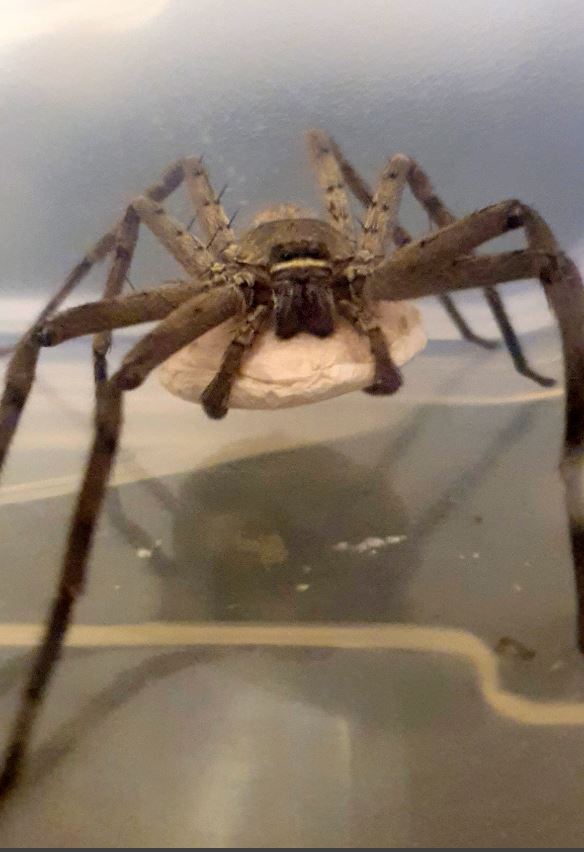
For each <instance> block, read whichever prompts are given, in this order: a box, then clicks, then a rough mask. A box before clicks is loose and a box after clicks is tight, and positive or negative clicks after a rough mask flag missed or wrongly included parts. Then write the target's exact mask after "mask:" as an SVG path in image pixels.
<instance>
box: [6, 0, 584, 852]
mask: <svg viewBox="0 0 584 852" xmlns="http://www.w3.org/2000/svg"><path fill="white" fill-rule="evenodd" d="M583 46H584V3H583V2H582V0H554V2H550V0H513V2H509V0H490V2H489V3H486V2H484V0H383V1H382V0H366V2H356V0H293V2H287V3H286V2H276V0H99V1H98V0H20V2H18V3H16V2H14V0H0V71H1V73H0V105H1V112H2V127H1V133H0V152H1V156H0V218H1V221H2V236H3V239H2V250H1V258H2V261H1V263H0V345H3V344H6V343H8V342H9V341H13V340H15V339H16V337H17V334H18V332H19V331H22V330H23V329H24V328H25V327H26V326H27V325H28V323H29V322H30V321H31V319H32V318H33V317H34V316H35V314H36V313H37V311H38V310H39V308H40V307H41V305H42V304H43V303H44V302H45V301H46V299H47V297H48V295H49V294H50V293H52V292H54V291H55V290H56V288H57V287H58V285H59V284H60V283H61V282H62V280H63V278H64V276H65V275H66V273H67V272H68V270H69V269H70V268H71V267H72V265H73V264H74V263H76V262H77V261H78V260H79V258H80V256H81V255H82V253H83V252H84V251H85V250H86V249H87V248H88V247H89V246H90V245H92V243H93V242H94V240H95V239H96V238H97V237H98V236H99V235H101V234H102V233H103V232H104V230H106V229H107V228H109V227H110V225H111V224H112V222H113V221H114V220H115V219H116V218H117V217H118V216H119V214H120V212H121V211H122V210H123V208H124V206H125V205H126V204H127V203H128V202H129V201H130V200H131V199H132V197H133V196H134V195H136V194H137V193H139V192H140V191H141V190H142V189H143V188H144V187H145V186H147V185H148V184H149V183H151V182H152V181H154V180H155V179H156V178H157V176H158V175H159V174H160V173H161V171H162V170H163V169H164V168H165V166H166V165H168V164H169V163H170V162H172V161H173V160H175V159H176V158H177V157H180V156H183V155H187V154H203V155H204V156H205V162H206V164H207V167H208V169H209V171H210V175H211V178H212V180H213V182H214V185H215V187H216V188H217V189H220V188H222V187H223V186H224V185H225V184H227V189H226V191H225V194H224V196H223V201H224V204H225V207H226V208H227V210H228V212H229V214H234V213H236V212H237V218H236V220H235V224H236V228H239V229H240V230H241V229H244V228H246V227H247V226H249V224H250V222H251V221H252V219H253V217H254V215H255V214H256V213H257V212H258V211H259V210H260V209H261V208H262V207H263V206H265V205H266V204H273V203H274V202H279V201H283V200H286V201H295V202H299V203H300V204H302V205H307V206H309V207H310V206H312V207H314V208H315V209H318V198H317V194H316V192H315V188H314V183H313V177H312V174H311V170H310V168H309V166H308V163H307V159H306V155H305V149H304V139H303V134H304V132H305V130H306V129H307V128H309V127H312V126H318V127H322V128H325V129H326V130H327V131H329V132H330V133H332V134H333V135H334V136H335V137H336V139H337V141H338V142H339V143H340V144H341V145H342V147H343V148H344V150H345V152H346V154H347V155H348V157H349V158H350V159H351V160H353V161H354V163H355V165H356V166H357V167H358V168H359V169H360V170H362V172H363V173H364V175H365V176H366V178H367V179H368V180H369V182H373V181H374V180H375V178H376V175H377V174H378V172H379V171H380V169H381V167H382V165H383V163H384V160H385V159H386V158H387V156H388V155H390V154H391V153H395V152H397V151H402V152H405V153H408V154H411V155H413V156H414V157H416V158H417V159H418V160H419V162H420V163H421V164H422V166H423V167H424V168H425V169H426V170H427V172H428V173H429V175H430V176H431V178H432V179H433V181H434V183H435V186H436V189H437V191H438V192H439V194H440V195H441V196H442V197H443V199H444V200H445V202H446V203H447V205H448V206H449V207H450V208H451V209H452V210H453V212H455V213H460V214H463V213H467V212H470V211H472V210H474V209H476V208H480V207H484V206H486V205H488V204H490V203H492V202H496V201H499V200H501V199H504V198H509V197H518V198H520V199H522V200H524V201H526V202H528V203H529V204H531V205H533V206H535V207H536V208H538V209H539V211H540V212H541V213H542V214H543V215H544V217H545V218H546V219H547V220H548V222H549V223H550V224H551V226H552V228H553V229H554V230H555V232H556V234H557V235H558V238H559V240H560V242H561V243H562V245H563V247H564V248H565V249H567V250H568V251H569V252H571V253H572V254H573V255H574V257H575V258H576V259H577V261H578V262H580V263H581V264H582V263H584V168H583V165H584V147H583V140H584V132H583V131H584V87H583V85H582V81H583V79H584V50H583ZM169 207H170V209H171V210H172V211H173V212H174V213H175V215H178V216H179V217H180V218H182V219H183V221H185V222H187V221H188V220H189V219H190V218H191V215H192V213H191V210H190V207H189V204H188V202H187V198H186V195H185V194H183V193H182V192H181V191H180V190H179V191H178V192H177V193H175V195H174V196H173V198H172V199H171V201H170V202H169ZM403 220H404V223H405V224H407V225H408V226H409V227H410V228H411V229H412V230H414V231H415V232H417V233H419V232H421V231H423V230H425V229H427V228H428V222H427V220H426V218H425V216H424V215H423V214H422V212H421V211H420V210H419V209H418V208H416V206H415V205H414V204H413V203H412V202H411V199H406V202H405V205H404V215H403ZM521 240H522V237H521V235H520V234H517V233H515V234H513V235H511V236H508V237H506V238H505V239H502V240H499V241H498V244H499V246H501V247H502V246H503V245H511V246H515V245H521ZM491 248H492V247H491V246H489V250H491ZM177 271H178V270H177V268H176V267H175V266H174V264H173V261H172V260H171V259H169V258H168V257H167V256H166V255H165V253H164V252H163V251H161V250H160V248H159V246H157V245H156V244H155V242H154V240H153V239H152V238H150V237H149V235H148V234H147V233H146V231H145V229H144V230H143V232H142V234H141V237H140V244H139V251H138V256H137V259H136V261H135V263H134V266H133V268H132V272H131V278H132V283H133V285H134V286H135V287H137V288H138V287H147V286H149V285H152V284H155V283H156V282H157V281H160V280H163V279H164V278H166V277H169V276H172V275H174V274H176V272H177ZM104 272H105V269H104V267H103V266H102V267H101V268H98V269H97V270H96V272H95V273H94V274H92V275H91V276H90V277H89V278H88V280H87V281H85V282H84V283H83V285H82V286H81V287H80V288H79V291H78V292H76V293H75V294H74V297H73V298H72V300H71V301H85V300H87V299H90V298H96V297H97V296H98V294H99V292H100V290H101V287H102V286H103V277H104ZM501 292H502V293H503V294H504V296H505V299H506V301H507V304H508V306H509V309H510V312H511V315H512V317H513V319H514V322H515V324H516V326H517V328H518V330H519V331H520V332H521V333H522V340H523V342H524V344H525V348H526V352H527V353H528V355H529V358H530V359H531V361H532V363H533V364H534V366H536V367H537V369H539V370H541V372H543V373H545V374H546V375H551V376H554V377H555V378H557V379H558V380H559V384H558V385H557V386H556V387H554V388H549V389H543V388H541V387H539V386H537V385H534V384H533V383H530V382H529V381H528V380H527V379H525V378H523V377H521V376H519V375H518V374H517V373H515V372H514V371H513V369H512V366H511V363H510V359H509V356H508V354H507V353H506V351H505V350H504V349H501V348H500V349H498V350H496V351H485V350H483V349H479V348H477V347H473V346H471V345H470V344H469V343H467V342H465V341H461V340H460V339H459V338H458V334H457V332H456V331H455V329H454V328H453V327H452V325H451V324H450V321H449V320H448V319H447V318H446V317H445V316H444V315H443V313H442V311H441V309H440V308H439V306H438V305H437V303H436V301H435V300H433V299H428V300H425V301H424V304H423V305H422V308H423V314H424V316H425V319H426V327H427V331H428V335H429V336H430V338H431V342H430V344H429V345H428V348H427V350H426V352H425V353H424V354H422V355H421V356H420V357H419V358H416V359H415V360H414V361H413V362H412V363H411V364H408V365H407V366H406V368H405V370H404V373H405V377H406V380H407V383H406V386H405V387H404V389H403V390H402V391H400V393H399V394H398V395H396V396H395V397H392V398H391V399H389V400H388V399H387V398H375V399H374V398H372V397H369V396H366V395H364V394H361V393H352V394H347V395H345V396H342V397H339V398H336V399H332V400H328V401H326V402H322V403H319V404H316V405H310V406H304V407H302V408H298V409H294V410H281V411H276V412H270V413H266V412H261V411H231V412H229V415H228V417H226V418H225V420H224V421H222V422H221V423H217V422H215V421H210V420H209V419H208V418H206V417H205V416H204V414H203V413H202V411H201V410H200V408H199V407H198V406H193V405H188V404H186V403H184V402H181V401H179V400H178V399H175V398H174V397H171V396H170V395H168V394H167V393H166V392H164V391H163V390H162V389H161V388H160V386H159V385H158V383H157V381H156V378H155V376H153V377H152V379H151V380H148V381H147V382H146V384H145V385H144V387H142V388H140V390H139V391H138V392H136V393H132V394H128V399H127V410H126V427H125V430H124V436H123V443H122V447H121V451H120V453H119V457H118V462H117V466H116V470H115V475H114V478H113V487H112V488H111V489H110V490H109V493H108V497H107V500H106V505H105V510H104V513H103V517H102V519H101V522H100V525H99V528H98V531H97V535H96V541H95V549H94V553H93V557H92V565H93V571H92V577H91V582H90V584H89V589H88V594H87V595H85V596H84V598H83V601H82V602H81V605H80V606H79V609H78V612H77V619H76V621H77V628H78V631H79V632H78V634H77V635H78V636H79V635H83V636H85V637H86V642H85V647H84V648H83V649H79V648H77V649H76V650H75V649H71V650H70V651H69V652H68V653H67V654H65V655H64V659H63V662H62V664H61V667H60V669H59V674H58V676H57V678H56V680H55V684H54V687H53V688H52V689H51V692H50V696H49V700H48V702H47V708H46V711H45V713H44V714H43V715H42V719H41V724H40V726H39V731H38V741H37V745H36V746H35V748H34V749H33V753H32V755H31V760H30V763H29V772H28V775H27V776H26V778H25V782H24V783H23V785H22V788H21V790H20V791H19V794H18V795H17V796H15V798H14V800H13V802H11V803H10V808H7V809H6V811H5V812H3V813H2V819H1V820H0V841H1V843H2V845H3V846H4V847H7V848H8V847H10V846H25V847H31V846H38V845H41V846H67V847H69V846H70V847H74V846H90V845H93V846H97V847H101V846H105V847H126V846H132V847H133V846H155V845H160V846H183V847H187V848H188V847H206V846H215V847H228V846H234V847H237V846H244V847H247V846H249V847H253V846H275V847H282V846H284V847H291V846H298V847H310V846H318V847H325V846H326V847H334V846H340V847H358V848H362V847H388V846H396V847H400V846H407V847H416V846H420V847H438V846H445V847H452V846H461V847H469V846H472V847H493V848H494V847H505V848H507V847H513V846H515V847H521V848H524V847H529V846H546V847H549V846H551V847H557V846H561V845H563V846H566V847H567V846H573V845H574V846H580V845H581V838H582V833H583V831H584V818H583V816H582V778H581V760H580V757H579V756H580V752H581V736H580V734H581V729H582V725H583V724H584V676H583V668H582V658H581V655H579V654H578V652H577V651H576V648H575V638H574V591H573V578H572V568H571V556H570V550H569V542H568V539H567V535H566V520H565V513H564V507H563V493H562V488H561V482H560V479H559V476H558V471H557V462H558V458H559V449H560V445H561V434H562V417H563V391H562V387H561V378H562V366H561V355H560V349H559V346H558V340H557V335H556V332H555V329H554V327H553V323H552V319H551V317H550V314H549V312H548V309H547V305H546V303H545V299H544V298H543V296H542V295H541V293H540V291H539V289H538V287H537V286H536V285H535V284H534V283H533V282H520V283H519V282H518V283H513V284H511V285H509V286H506V287H504V288H503V287H502V288H501ZM457 303H458V304H459V305H460V306H461V307H462V308H463V310H464V313H465V315H466V317H467V319H468V321H469V322H470V323H471V325H472V326H473V327H474V329H475V330H476V331H477V332H479V333H482V334H483V335H489V336H496V337H498V336H499V334H498V333H497V331H496V330H495V328H494V326H493V324H492V321H491V318H490V316H489V314H488V312H487V310H486V308H485V306H484V304H483V301H482V296H481V294H480V293H479V292H477V291H469V292H467V293H465V294H460V295H458V296H457ZM128 343H129V341H128V340H126V339H125V336H124V335H122V334H120V335H117V336H116V342H115V346H114V353H113V358H114V360H115V359H117V358H119V357H120V355H121V354H123V352H124V351H125V348H126V347H127V345H128ZM89 345H90V344H89V341H87V340H81V341H74V342H72V343H70V344H67V345H66V346H63V347H56V348H55V349H54V350H49V351H47V352H46V353H43V358H42V361H41V367H40V369H39V375H38V382H37V385H36V388H35V391H34V393H33V394H32V397H31V400H30V402H29V404H28V407H27V410H26V413H25V415H24V417H23V421H22V426H21V428H20V431H19V433H18V435H17V438H16V440H15V443H14V449H13V451H12V453H11V456H10V459H9V463H8V465H7V468H6V471H5V475H4V479H3V488H2V489H1V490H0V542H1V547H2V565H3V571H2V573H3V576H2V578H1V580H2V585H1V591H0V616H1V620H0V648H1V654H2V661H1V665H0V715H1V718H2V731H4V730H7V727H8V723H9V720H10V718H11V716H12V712H13V708H14V703H15V701H16V695H17V687H18V686H19V685H20V684H21V683H22V679H23V677H24V671H25V668H26V665H27V664H28V658H29V653H30V648H29V647H20V648H18V647H16V645H17V644H18V642H17V641H16V640H15V637H18V636H20V637H21V641H22V636H23V635H29V633H30V631H29V633H27V632H26V631H27V630H29V628H28V627H27V625H32V627H30V630H32V629H34V625H37V624H39V623H40V622H42V621H43V619H44V614H45V611H46V608H47V605H48V602H49V600H50V597H51V594H52V588H53V583H54V577H55V573H56V571H57V567H58V565H59V562H60V559H61V553H62V550H63V546H64V542H65V539H66V536H67V526H68V519H69V517H70V513H71V509H72V503H73V500H74V496H75V491H76V488H77V486H78V482H79V477H80V474H81V471H82V469H83V462H84V458H85V455H86V452H87V446H88V441H89V428H90V423H91V411H92V405H93V388H92V371H91V364H90V357H89ZM1 367H2V364H0V368H1ZM151 622H163V623H164V625H163V626H164V629H165V630H166V631H167V632H166V635H167V636H169V637H170V644H172V642H173V641H175V647H170V648H166V649H164V648H161V647H160V646H158V645H157V643H156V641H155V637H154V639H153V641H152V646H148V645H147V644H146V641H145V640H144V638H143V637H145V636H146V637H147V636H148V635H149V633H148V629H149V627H148V625H149V624H150V623H151ZM209 623H211V627H212V628H213V630H229V631H231V632H230V633H229V636H230V637H231V642H232V644H231V645H230V646H229V647H227V648H225V649H223V650H220V649H218V648H216V647H213V642H212V638H211V639H210V638H209V636H208V635H206V634H205V631H206V630H207V629H208V628H209ZM244 623H247V624H249V623H251V624H252V625H253V624H257V625H259V626H260V627H261V626H262V625H264V626H265V625H266V624H271V625H272V626H273V629H274V630H275V631H276V634H277V635H278V637H279V640H278V641H279V642H280V644H281V645H282V643H283V647H278V648H276V647H270V646H269V644H266V645H262V647H257V648H253V647H252V648H249V647H246V645H245V642H244V641H243V639H242V638H241V635H240V633H238V631H241V630H242V629H243V628H242V624H244ZM371 623H374V624H375V625H376V627H375V628H374V630H377V631H378V633H377V634H376V635H378V636H381V637H382V640H383V641H382V642H381V643H380V644H381V646H382V647H379V646H378V645H377V644H376V642H375V641H372V642H371V644H370V646H367V647H364V646H361V647H360V649H359V650H346V648H344V647H343V641H346V639H347V635H348V632H349V630H350V628H351V626H353V627H355V628H356V629H357V630H359V629H360V627H361V626H363V625H367V624H369V625H371ZM181 624H186V625H191V626H195V627H197V629H199V633H198V635H199V637H200V638H201V644H202V645H204V646H207V647H204V648H200V647H191V648H188V647H183V646H182V644H181V636H184V633H181V632H180V627H181ZM21 628H22V630H24V632H22V630H21ZM94 628H97V629H99V630H102V631H104V632H102V633H101V635H102V636H104V635H105V636H106V638H107V636H109V635H111V634H110V633H108V631H109V630H111V631H113V632H114V633H115V635H116V636H118V637H119V636H120V635H123V636H124V637H125V640H126V642H127V645H126V647H125V648H123V649H120V648H119V647H117V645H116V642H114V641H113V640H112V642H111V645H110V646H107V645H106V646H105V647H91V645H92V639H91V637H92V636H93V637H94V636H95V632H94ZM327 628H328V630H329V633H327V634H326V635H327V636H328V637H329V642H328V647H324V645H325V644H326V643H325V642H324V640H323V642H322V646H321V645H320V644H319V641H315V640H314V639H313V640H312V645H314V646H315V647H304V646H303V643H304V644H306V636H307V631H308V634H310V636H312V637H315V636H316V637H317V639H318V637H319V636H323V635H324V634H323V631H325V632H326V630H327ZM400 628H401V629H402V630H401V632H400ZM404 628H405V630H406V634H407V637H408V642H409V645H408V647H409V648H410V650H404V639H403V637H404V635H406V634H404V632H403V629H404ZM174 630H176V631H177V632H176V634H174V633H173V631H174ZM19 631H20V632H19ZM137 635H138V639H136V636H137ZM213 635H216V634H213ZM331 635H333V636H334V637H338V646H335V641H330V636H331ZM173 636H175V640H173V639H172V637H173ZM205 636H206V638H205ZM132 637H134V639H132ZM140 637H142V638H140ZM238 637H239V639H240V640H241V641H239V640H238ZM309 644H310V643H309ZM406 644H407V643H406ZM364 645H367V643H366V642H365V643H364ZM88 646H90V647H88ZM434 649H435V652H434ZM412 651H417V652H418V653H413V652H412ZM566 719H568V720H569V724H565V722H566ZM0 733H1V731H0Z"/></svg>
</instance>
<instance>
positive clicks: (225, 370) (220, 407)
mask: <svg viewBox="0 0 584 852" xmlns="http://www.w3.org/2000/svg"><path fill="white" fill-rule="evenodd" d="M269 315H270V308H269V306H268V305H257V306H256V307H255V308H253V309H252V310H250V311H249V313H248V314H247V316H246V317H245V319H243V320H242V321H241V323H240V324H239V326H238V328H237V330H236V331H235V333H234V335H233V339H232V340H231V343H230V344H229V346H228V347H227V349H226V351H225V355H224V356H223V360H222V362H221V366H220V368H219V371H218V372H217V375H216V376H215V378H214V379H213V380H212V381H211V382H210V383H209V384H208V385H207V387H206V388H205V390H204V391H203V393H202V394H201V405H202V406H203V408H204V410H205V413H206V414H207V415H208V416H209V417H211V418H213V420H220V419H221V418H222V417H225V415H226V414H227V411H228V408H229V397H230V395H231V388H232V387H233V382H234V381H235V379H236V378H237V373H238V372H239V369H240V367H241V362H242V361H243V357H244V355H245V353H246V351H248V350H249V349H251V347H252V345H253V342H254V340H255V339H256V338H257V336H258V334H259V332H260V331H261V329H262V326H263V325H264V324H265V322H266V320H267V319H268V317H269Z"/></svg>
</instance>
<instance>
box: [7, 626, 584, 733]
mask: <svg viewBox="0 0 584 852" xmlns="http://www.w3.org/2000/svg"><path fill="white" fill-rule="evenodd" d="M41 631H42V628H41V626H40V625H36V624H3V625H0V647H30V646H31V645H35V644H36V642H37V641H38V639H39V638H40V635H41ZM67 645H68V646H69V647H74V648H100V647H102V648H109V647H118V648H119V647H124V648H126V647H168V646H188V645H193V646H212V645H215V646H233V647H244V646H250V645H262V646H267V647H295V648H299V647H306V648H342V649H350V650H372V649H384V650H394V651H417V652H422V653H432V654H446V655H448V656H450V657H457V658H459V659H461V660H464V661H467V662H468V663H470V665H471V666H473V668H474V669H475V672H476V675H477V679H478V684H479V688H480V691H481V693H482V696H483V699H484V701H485V703H486V704H487V705H488V706H489V707H490V708H491V709H492V710H494V711H495V712H496V713H498V714H499V715H500V716H503V717H505V718H507V719H511V720H513V721H514V722H518V723H520V724H522V725H544V726H550V725H584V702H582V703H577V702H568V701H534V700H532V699H530V698H524V697H523V696H520V695H515V694H513V693H511V692H509V691H507V690H505V689H503V688H502V686H501V683H500V678H499V666H498V660H497V657H496V656H495V654H494V653H493V651H491V649H490V648H489V647H488V646H487V645H486V644H485V643H484V642H483V641H482V640H481V639H479V638H478V637H477V636H474V635H473V634H472V633H468V632H466V631H464V630H455V629H448V628H440V627H416V626H415V625H409V624H406V625H404V624H397V625H393V624H368V625H363V626H348V625H299V624H291V625H286V624H281V625H254V624H171V623H167V624H164V623H157V622H152V623H146V624H116V625H75V626H74V627H73V628H72V629H71V631H70V632H69V635H68V637H67Z"/></svg>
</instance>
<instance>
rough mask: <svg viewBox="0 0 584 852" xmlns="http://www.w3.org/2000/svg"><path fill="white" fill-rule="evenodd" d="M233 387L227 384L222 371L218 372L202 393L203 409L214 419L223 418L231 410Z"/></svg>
mask: <svg viewBox="0 0 584 852" xmlns="http://www.w3.org/2000/svg"><path fill="white" fill-rule="evenodd" d="M230 390H231V388H230V387H226V386H225V382H224V380H223V377H222V376H221V373H218V374H217V375H216V376H215V378H214V379H213V381H211V382H209V384H208V385H207V387H206V388H205V390H204V391H203V393H202V394H201V405H202V406H203V411H204V412H205V414H206V415H207V417H210V418H211V419H212V420H221V419H222V418H223V417H225V415H226V414H227V412H228V410H229V392H230Z"/></svg>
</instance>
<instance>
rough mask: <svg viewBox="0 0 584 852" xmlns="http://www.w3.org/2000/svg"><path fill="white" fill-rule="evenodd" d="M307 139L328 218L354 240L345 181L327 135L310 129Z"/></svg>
mask: <svg viewBox="0 0 584 852" xmlns="http://www.w3.org/2000/svg"><path fill="white" fill-rule="evenodd" d="M307 139H308V150H309V154H310V159H311V161H312V164H313V167H314V170H315V173H316V178H317V180H318V183H319V186H320V188H321V190H322V193H323V195H324V201H325V207H326V210H327V213H328V220H329V222H330V223H331V225H333V226H334V227H335V228H337V230H339V231H340V232H341V233H342V234H343V235H344V236H345V237H347V238H348V239H349V240H350V241H351V242H354V240H355V233H354V229H353V224H352V222H351V211H350V207H349V198H348V196H347V192H346V190H345V181H344V179H343V174H342V171H341V169H340V168H339V164H338V163H337V160H336V158H335V155H334V151H333V149H332V147H331V145H330V143H329V139H328V136H327V135H326V133H323V132H322V131H321V130H312V131H310V133H309V134H308V136H307Z"/></svg>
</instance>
